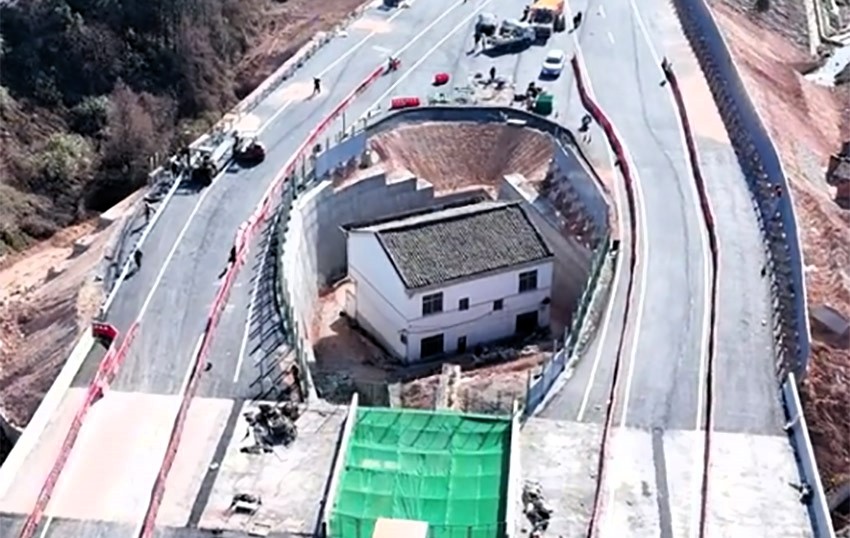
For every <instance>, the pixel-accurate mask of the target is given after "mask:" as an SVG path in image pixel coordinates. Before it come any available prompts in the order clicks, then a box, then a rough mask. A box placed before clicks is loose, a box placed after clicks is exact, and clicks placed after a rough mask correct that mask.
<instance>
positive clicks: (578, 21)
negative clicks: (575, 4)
mask: <svg viewBox="0 0 850 538" xmlns="http://www.w3.org/2000/svg"><path fill="white" fill-rule="evenodd" d="M580 24H581V11H579V12H578V13H576V14H575V16H573V30H578V27H579V25H580Z"/></svg>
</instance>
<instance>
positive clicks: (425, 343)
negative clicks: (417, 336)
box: [419, 333, 443, 359]
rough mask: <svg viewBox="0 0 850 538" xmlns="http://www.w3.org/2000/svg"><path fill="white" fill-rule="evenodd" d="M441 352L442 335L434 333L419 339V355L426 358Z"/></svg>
mask: <svg viewBox="0 0 850 538" xmlns="http://www.w3.org/2000/svg"><path fill="white" fill-rule="evenodd" d="M442 354H443V335H442V333H440V334H435V335H434V336H429V337H428V338H423V339H422V340H420V341H419V357H420V358H422V359H427V358H430V357H436V356H437V355H442Z"/></svg>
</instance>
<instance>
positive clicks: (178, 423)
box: [138, 66, 384, 538]
mask: <svg viewBox="0 0 850 538" xmlns="http://www.w3.org/2000/svg"><path fill="white" fill-rule="evenodd" d="M383 72H384V67H383V66H381V67H378V68H376V69H375V70H373V71H372V73H370V74H369V76H368V77H367V78H366V79H365V80H364V81H363V82H361V83H360V84H359V85H358V86H357V87H356V88H355V89H354V90H352V92H351V93H350V94H349V95H348V96H347V97H346V98H345V99H344V100H343V101H342V102H340V103H339V104H338V105H337V106H336V107H335V108H334V109H333V110H332V111H331V112H330V114H328V116H326V117H325V119H324V120H323V121H322V122H320V123H319V124H318V125H317V126H316V127H315V128H314V129H313V130H312V131H311V132H310V134H309V135H308V137H307V138H306V140H304V142H302V143H301V145H300V146H299V147H298V149H297V150H296V151H295V153H294V154H293V156H292V157H290V159H289V160H288V161H287V163H286V165H285V166H284V167H283V169H281V171H280V172H279V173H278V174H277V175H276V176H275V178H274V179H273V180H272V183H271V184H270V185H269V188H268V189H267V190H266V192H265V194H264V195H263V198H262V200H261V201H260V204H259V206H258V207H257V209H256V210H255V212H254V214H253V215H251V216H250V217H249V218H248V220H247V221H245V222H244V223H243V224H242V225H241V226H240V227H239V229H238V230H237V232H236V239H235V240H234V243H233V247H232V250H231V252H232V253H233V254H234V255H233V256H232V258H233V263H232V264H231V266H230V267H229V268H228V270H227V272H226V274H225V275H224V279H223V281H222V284H221V286H220V287H219V291H218V293H217V294H216V297H215V299H214V300H213V304H212V307H211V309H210V314H209V317H208V319H207V325H206V328H205V330H204V334H203V337H202V340H201V346H200V348H199V350H198V353H197V355H196V356H195V357H194V358H193V366H192V372H191V374H190V375H189V380H188V382H187V384H186V387H185V390H184V391H183V393H182V398H181V402H180V408H179V410H178V412H177V416H176V417H175V419H174V425H173V427H172V430H171V435H170V437H169V440H168V445H167V447H166V451H165V456H164V458H163V461H162V465H161V466H160V470H159V473H158V474H157V477H156V479H155V481H154V484H153V487H152V489H151V495H150V500H149V502H148V507H147V510H146V511H145V516H144V519H143V522H142V525H141V528H140V530H139V532H138V536H139V538H151V537H152V536H153V533H154V530H155V526H156V515H157V513H158V512H159V506H160V504H161V503H162V496H163V493H164V492H165V484H166V480H167V478H168V475H169V473H170V471H171V467H172V465H173V464H174V459H175V457H176V455H177V448H178V446H179V444H180V439H181V437H182V435H183V427H184V424H185V421H186V415H187V413H188V410H189V405H190V403H191V401H192V398H193V397H194V395H195V392H196V390H197V385H198V381H199V380H200V373H201V372H202V371H203V367H204V365H205V364H206V357H207V355H208V353H209V351H210V347H211V343H212V339H213V336H214V334H215V329H216V326H217V324H218V321H219V318H220V316H221V313H222V312H223V310H224V306H225V305H226V303H227V298H228V296H229V294H230V289H231V287H232V285H233V282H234V280H235V279H236V275H237V274H238V272H239V269H240V268H241V266H242V265H243V264H244V262H245V258H246V255H247V253H248V249H249V245H250V243H251V242H252V241H253V239H254V236H255V235H256V233H257V231H258V230H259V227H260V225H261V224H262V223H264V222H265V221H266V219H267V217H268V216H269V215H270V211H271V209H272V207H273V206H276V205H277V203H278V198H279V196H280V195H281V193H282V191H283V189H284V187H285V185H286V184H287V183H288V181H287V180H288V179H289V178H290V177H291V176H292V173H293V171H294V169H295V166H296V165H297V164H298V162H299V160H301V159H303V158H305V157H306V156H307V155H308V154H309V152H310V151H311V150H312V147H313V145H314V144H315V142H316V140H317V139H318V138H319V137H320V136H321V135H322V133H323V132H324V131H325V130H326V129H327V127H328V126H329V125H330V123H331V122H332V121H333V120H334V119H335V118H336V117H337V116H338V115H339V114H340V113H341V112H342V111H343V110H345V109H346V108H347V107H348V106H349V105H350V104H351V102H352V101H353V100H354V99H355V98H356V97H357V95H358V94H359V93H361V92H363V91H364V90H365V89H366V88H367V87H369V86H370V85H371V84H372V83H373V82H374V81H375V80H377V79H378V78H379V77H380V76H381V75H382V74H383Z"/></svg>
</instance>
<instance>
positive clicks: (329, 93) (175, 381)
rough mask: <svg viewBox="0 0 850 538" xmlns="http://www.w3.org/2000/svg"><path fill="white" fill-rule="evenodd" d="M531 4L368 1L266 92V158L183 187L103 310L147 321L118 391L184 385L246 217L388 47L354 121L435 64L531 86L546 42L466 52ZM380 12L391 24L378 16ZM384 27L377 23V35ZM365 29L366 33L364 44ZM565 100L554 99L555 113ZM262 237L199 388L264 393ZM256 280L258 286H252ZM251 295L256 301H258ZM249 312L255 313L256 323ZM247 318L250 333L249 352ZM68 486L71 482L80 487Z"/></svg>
mask: <svg viewBox="0 0 850 538" xmlns="http://www.w3.org/2000/svg"><path fill="white" fill-rule="evenodd" d="M523 5H524V2H522V1H521V0H477V1H468V2H447V1H443V2H435V1H429V2H416V3H415V4H414V5H413V7H411V8H408V9H405V10H396V11H390V12H385V11H381V10H371V11H370V16H371V18H372V19H373V22H372V23H370V24H368V25H366V24H361V25H357V24H355V25H354V26H352V27H351V28H350V29H349V30H348V32H347V35H346V36H345V37H338V38H336V39H334V40H333V41H332V42H331V43H330V44H328V45H327V46H326V47H325V48H324V49H322V51H320V52H319V53H317V54H316V55H315V56H314V57H313V58H312V59H311V60H309V61H308V63H307V64H306V65H305V67H304V68H302V69H301V70H300V71H299V72H298V74H297V76H296V77H294V78H293V79H291V81H290V82H289V83H288V84H287V85H286V86H283V87H281V88H279V89H278V90H276V91H275V92H274V93H272V94H271V95H270V96H269V97H267V98H266V99H265V100H264V102H263V103H261V104H260V105H259V106H258V107H257V108H256V109H255V110H254V112H253V113H254V115H255V116H256V117H257V120H258V123H260V124H261V125H262V132H261V136H260V139H261V140H262V141H263V142H264V143H265V145H266V147H267V150H268V157H267V159H266V160H265V162H263V163H262V164H260V165H259V166H256V167H254V168H250V169H240V168H239V167H235V166H234V167H232V168H231V169H229V170H227V171H226V172H224V173H223V174H222V175H221V176H220V177H218V178H217V179H216V181H215V182H214V184H213V185H212V186H210V187H208V188H207V189H205V190H202V191H197V190H194V189H191V188H181V189H180V190H179V191H178V192H177V194H176V195H175V196H174V197H173V199H172V200H171V202H170V204H169V205H168V206H167V207H166V209H165V210H164V212H163V214H162V216H161V217H160V220H159V221H158V223H157V225H156V228H155V229H154V230H153V231H152V233H151V234H150V236H149V238H148V240H147V242H146V244H145V247H144V260H143V264H142V267H141V268H140V269H139V270H138V271H136V272H135V273H134V274H133V275H132V276H131V277H130V278H129V279H128V280H127V281H126V282H125V283H124V284H123V285H122V287H121V288H120V291H119V292H118V296H117V297H116V300H115V302H114V303H113V307H112V308H111V309H110V311H109V312H108V317H107V319H108V321H110V322H111V323H113V324H114V325H116V326H117V327H118V328H119V329H121V330H122V332H126V330H127V329H128V328H129V327H130V326H131V325H132V323H133V321H134V320H136V319H139V320H140V330H139V333H138V336H137V338H136V339H135V341H134V343H133V345H132V346H131V348H130V351H129V354H128V356H127V359H126V362H125V363H124V365H123V366H122V368H121V370H120V371H119V373H118V376H117V378H116V380H115V382H114V383H113V384H112V390H113V391H133V392H144V393H152V394H175V393H177V392H178V391H179V389H180V387H181V384H182V382H183V380H184V379H185V376H186V373H187V370H188V368H189V366H190V364H191V363H192V360H193V358H194V354H195V352H196V350H197V345H198V343H199V339H200V336H201V334H202V330H203V328H204V326H205V323H206V319H207V315H208V312H209V308H210V306H211V302H212V300H213V297H214V295H215V293H216V291H217V289H218V286H219V276H220V274H221V273H222V269H223V268H224V265H225V261H226V258H227V254H228V251H229V248H230V245H231V244H232V240H233V237H234V234H235V232H236V230H237V228H238V226H239V225H240V224H241V223H242V222H243V221H244V220H245V219H246V218H247V217H248V216H249V215H250V214H251V212H252V211H253V210H254V208H255V207H256V205H257V203H258V202H259V201H260V198H261V196H262V194H263V193H264V192H265V190H266V188H267V186H268V185H269V183H270V182H271V180H272V178H273V177H274V176H275V174H276V173H277V172H278V170H280V169H281V168H282V167H283V164H284V163H285V162H286V161H287V160H288V159H289V157H290V156H291V155H292V153H293V152H294V151H295V149H296V148H297V146H298V145H299V144H300V143H301V142H302V141H303V140H304V139H305V138H306V136H307V134H308V132H309V131H310V130H311V129H312V128H313V127H314V126H315V124H316V123H317V122H318V121H319V120H320V119H322V118H323V117H324V116H325V115H326V114H327V113H328V112H329V111H330V110H331V109H332V108H333V107H334V106H335V105H336V104H337V103H338V102H340V101H341V100H342V99H343V98H344V97H345V96H346V95H347V94H348V93H349V91H350V90H351V89H353V87H354V86H355V85H356V84H357V83H359V82H360V81H361V80H362V79H363V78H365V76H366V75H367V74H368V73H369V72H371V71H372V70H373V69H374V68H375V67H376V66H377V65H379V64H380V63H383V62H384V61H385V58H386V54H387V52H388V51H397V50H399V49H401V48H405V50H407V52H406V53H403V54H402V55H401V57H402V62H403V63H402V69H401V70H400V71H399V72H396V73H393V74H391V75H387V76H385V77H383V78H382V79H380V80H379V81H378V82H377V83H376V84H374V85H373V87H372V88H370V89H369V90H368V91H366V92H364V93H363V94H362V95H361V96H359V98H358V99H357V101H356V102H355V103H354V104H353V106H352V107H351V108H350V109H349V112H348V113H347V118H348V121H349V122H350V121H351V119H352V118H355V117H357V116H360V115H361V114H363V113H365V112H366V111H367V110H368V109H370V108H372V107H373V106H374V105H375V104H377V103H381V104H382V105H386V104H387V103H388V101H389V99H390V98H391V97H393V96H398V95H410V94H415V95H419V96H421V97H423V98H424V97H426V96H427V94H428V93H429V92H430V91H432V88H431V80H432V77H433V74H434V73H436V72H438V71H445V72H448V73H449V74H450V75H451V76H452V79H453V81H454V82H455V83H456V84H464V83H465V82H466V80H467V79H468V78H469V77H471V76H472V75H473V74H474V73H477V72H486V71H487V70H488V69H489V68H490V66H492V65H495V66H496V67H497V69H498V70H499V72H500V73H507V74H511V75H513V76H514V77H515V78H516V80H517V83H518V84H522V85H523V86H524V85H526V84H527V83H528V82H529V81H531V80H534V79H536V78H537V74H538V72H539V69H540V65H541V62H542V60H543V57H544V56H545V53H546V51H547V49H545V48H542V47H535V48H534V49H532V50H530V51H527V52H526V53H524V54H522V55H521V56H503V57H500V58H495V59H493V58H488V57H486V56H483V55H476V54H472V53H470V51H469V49H470V47H471V45H472V28H473V25H474V21H475V15H476V13H477V12H478V11H483V10H485V9H486V11H490V12H495V13H498V14H499V15H501V16H505V17H516V16H518V15H519V14H520V13H521V11H522V7H523ZM447 6H455V7H454V8H447ZM375 19H383V20H384V23H383V24H378V23H375V22H374V20H375ZM432 23H433V24H432ZM376 27H378V28H380V31H378V32H375V33H374V34H373V35H370V34H371V33H372V30H373V29H374V28H376ZM361 28H362V29H361ZM367 36H370V37H369V40H368V41H366V42H362V40H363V39H364V38H366V37H367ZM361 42H362V44H361ZM567 44H568V40H567V39H566V37H565V36H564V35H561V36H558V38H557V39H556V40H554V41H553V42H552V43H550V46H561V45H563V46H564V48H565V47H566V45H567ZM318 73H321V77H322V81H323V88H324V90H323V92H322V94H321V95H320V96H317V97H315V98H308V97H305V96H303V95H301V94H299V91H298V90H303V89H306V92H307V93H308V94H309V91H310V89H311V79H312V77H313V76H315V75H316V74H318ZM561 82H563V81H561ZM548 84H550V83H547V85H548ZM551 84H552V85H556V84H559V82H558V81H555V82H552V83H551ZM566 104H567V103H566V101H564V102H563V103H557V106H558V107H559V113H561V111H562V110H565V107H566ZM564 113H565V112H564ZM338 126H339V125H338ZM264 235H265V234H264ZM264 246H265V245H264V238H260V239H259V240H258V241H257V242H256V244H255V245H253V246H252V253H251V256H250V258H251V259H250V261H249V264H248V267H247V268H245V269H243V270H242V271H241V273H240V275H239V277H238V280H237V282H236V283H235V286H234V288H233V292H232V294H231V297H230V301H229V303H228V305H227V307H226V310H225V312H224V315H223V317H222V319H221V322H220V325H219V328H218V330H217V332H216V338H215V341H214V343H213V348H212V353H211V357H210V360H211V362H212V364H213V368H212V370H211V371H210V372H209V373H208V374H206V375H205V376H204V377H203V379H202V383H201V386H200V395H201V396H207V397H225V398H253V397H256V396H257V390H258V387H257V384H256V381H257V380H258V379H261V378H264V377H266V376H269V375H271V374H270V373H269V365H268V359H264V358H263V357H273V355H274V352H275V348H276V347H278V346H279V345H280V344H281V341H280V336H279V335H274V334H273V332H274V325H275V322H276V320H275V319H274V318H273V314H270V313H269V311H270V310H272V309H271V308H270V305H269V304H268V296H267V295H268V291H269V288H270V286H271V283H270V282H269V281H268V278H267V275H268V272H267V271H266V272H264V271H262V270H260V267H262V266H263V265H264V264H267V262H264V260H267V258H266V256H265V255H264V254H265V252H264V251H265V249H264ZM255 282H259V284H258V285H259V286H260V290H259V291H258V292H257V293H256V294H255V293H254V289H255ZM253 296H256V297H257V298H258V300H257V301H256V303H254V302H253V301H252V297H253ZM249 311H251V312H252V313H253V314H254V315H253V316H251V317H252V320H251V323H248V317H249V316H248V313H249ZM246 324H248V325H249V333H248V338H247V340H246V343H245V351H244V352H243V351H242V349H243V348H242V341H243V338H245V326H246ZM278 351H279V350H278ZM102 353H103V352H102V350H96V351H93V352H92V353H91V354H90V355H89V357H87V359H86V361H85V363H84V365H83V367H82V369H81V371H80V373H79V374H78V375H77V378H76V379H75V382H74V385H75V386H77V387H81V386H86V385H88V383H89V382H90V381H91V379H92V376H93V375H94V372H95V370H96V367H97V363H98V362H99V360H100V358H101V357H102ZM104 401H106V400H104ZM200 463H201V464H203V463H205V462H200ZM140 487H148V486H147V485H144V486H141V485H140ZM63 489H64V490H65V491H73V485H70V486H69V488H64V487H63ZM60 521H61V520H56V521H55V522H53V523H52V524H51V526H50V527H49V529H48V530H49V532H48V535H53V533H56V532H61V531H60V530H57V529H61V528H62V527H63V525H62V524H59V523H60ZM80 525H82V526H83V527H85V528H82V527H81V528H80V529H78V530H75V531H74V532H75V533H76V534H77V535H78V536H99V535H107V534H104V533H106V532H107V530H106V529H105V527H106V526H108V525H107V524H103V525H104V526H103V527H101V526H99V525H97V524H94V523H86V524H80Z"/></svg>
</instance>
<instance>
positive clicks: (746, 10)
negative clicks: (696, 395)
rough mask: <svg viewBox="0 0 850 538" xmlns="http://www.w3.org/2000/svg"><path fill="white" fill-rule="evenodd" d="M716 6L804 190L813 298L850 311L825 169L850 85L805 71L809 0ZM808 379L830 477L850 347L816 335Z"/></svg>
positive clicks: (844, 446)
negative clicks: (831, 84) (817, 80)
mask: <svg viewBox="0 0 850 538" xmlns="http://www.w3.org/2000/svg"><path fill="white" fill-rule="evenodd" d="M712 4H713V6H714V9H715V15H716V16H717V17H718V22H719V23H720V24H721V27H722V29H723V31H724V33H725V35H726V39H727V42H728V43H729V45H730V47H731V49H732V54H733V56H734V57H735V60H736V62H737V63H738V66H739V67H740V69H741V75H742V77H743V79H744V83H745V84H746V86H747V90H748V92H749V94H750V96H751V97H752V99H753V101H754V102H755V105H756V107H757V108H758V110H759V113H760V114H761V117H762V118H763V119H764V120H765V123H766V125H767V127H768V129H769V130H770V133H771V136H772V137H773V140H774V142H775V143H776V145H777V149H778V150H779V152H780V156H781V158H782V160H783V164H784V166H785V168H786V172H787V173H788V175H789V178H790V180H791V186H792V190H793V192H794V196H795V203H796V208H797V216H798V220H799V222H800V225H801V232H802V241H803V250H804V255H805V259H806V264H807V267H806V283H807V291H808V299H809V301H810V303H811V304H813V305H814V304H821V303H826V304H829V305H830V306H832V307H834V308H836V309H838V310H839V311H841V312H844V313H845V314H850V215H848V214H847V213H844V212H842V210H841V209H839V208H838V207H837V206H836V205H835V204H834V203H833V202H832V192H831V191H830V188H829V187H828V185H827V184H826V181H825V177H824V173H825V170H826V165H827V162H828V159H829V155H830V154H832V153H835V152H837V151H838V150H839V149H840V147H841V142H842V141H843V140H846V139H848V135H850V128H848V122H847V119H848V116H847V115H848V111H850V90H847V89H846V88H836V89H829V88H824V87H820V86H816V85H814V84H813V83H810V82H808V81H806V80H805V79H804V78H803V77H802V76H801V75H800V73H799V68H800V66H805V65H810V64H811V62H812V59H811V58H810V57H808V55H807V54H806V49H805V45H806V43H807V37H806V35H805V13H804V11H803V9H804V7H803V3H802V2H793V1H791V0H773V1H772V2H771V9H770V11H768V12H767V13H764V14H756V13H754V12H753V11H752V10H751V9H750V5H751V2H745V1H744V0H715V1H714V2H712ZM812 351H813V353H812V360H811V365H810V368H809V375H808V379H807V381H806V383H805V386H804V394H803V395H804V399H805V408H806V416H807V418H808V420H809V426H810V428H811V431H812V437H813V441H814V445H815V452H816V454H817V459H818V463H819V466H820V471H821V474H822V476H823V479H824V483H825V485H826V486H827V487H829V486H830V485H831V484H836V483H837V482H838V481H840V480H841V479H842V476H843V479H844V480H846V479H847V469H850V396H848V390H847V387H848V386H850V354H848V353H847V352H842V351H838V350H835V349H831V348H829V347H827V346H825V345H821V344H819V343H815V344H814V345H813V350H812Z"/></svg>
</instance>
